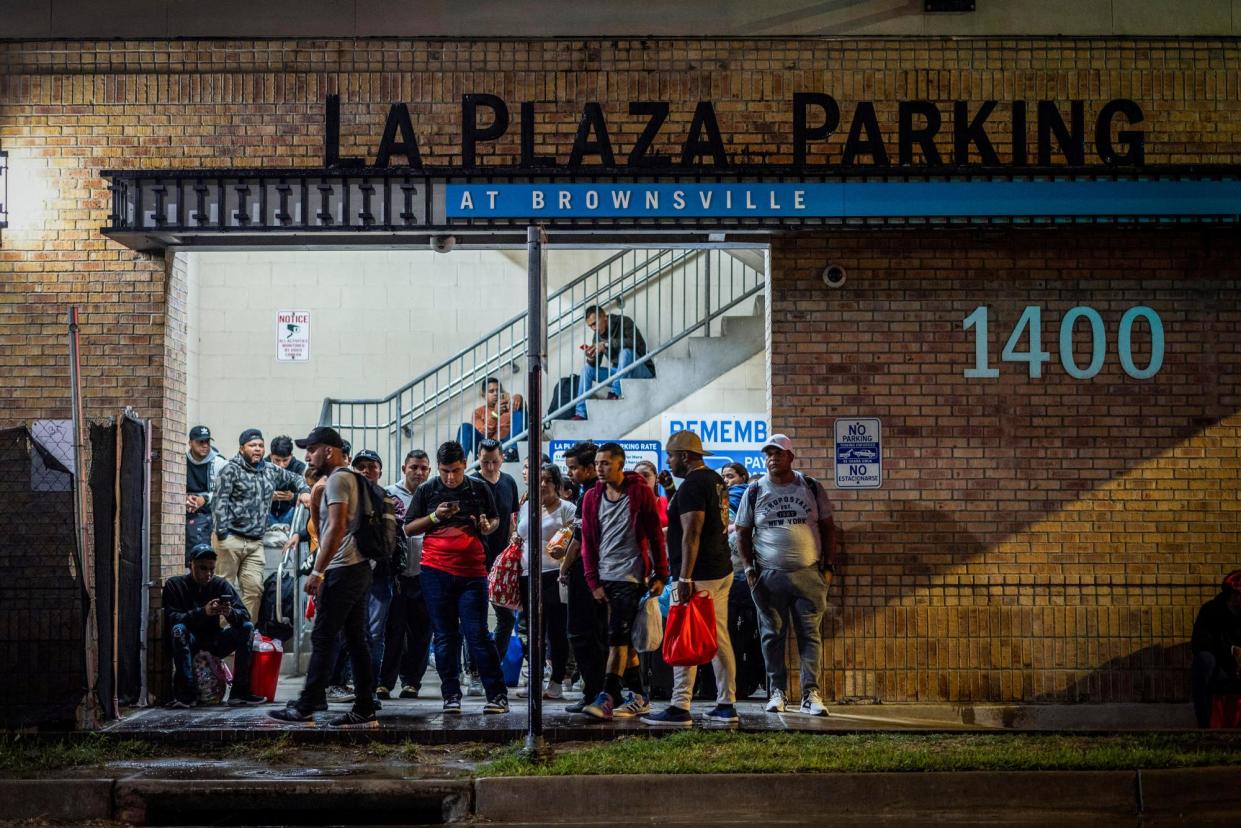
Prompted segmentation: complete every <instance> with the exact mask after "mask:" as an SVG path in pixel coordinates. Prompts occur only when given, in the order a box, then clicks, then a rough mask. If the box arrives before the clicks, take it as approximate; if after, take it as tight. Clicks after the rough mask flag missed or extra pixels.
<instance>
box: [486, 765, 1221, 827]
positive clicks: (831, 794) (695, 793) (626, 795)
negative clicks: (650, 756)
mask: <svg viewBox="0 0 1241 828" xmlns="http://www.w3.org/2000/svg"><path fill="white" fill-rule="evenodd" d="M1233 778H1234V779H1235V780H1237V781H1241V773H1238V774H1236V775H1234V776H1233ZM600 790H606V791H607V792H608V796H607V797H603V798H601V797H599V796H598V792H599V791H600ZM656 790H662V791H676V792H677V795H676V796H675V797H663V798H660V799H659V800H658V801H657V802H656V803H652V801H651V796H650V794H651V791H656ZM1136 790H1137V784H1136V774H1135V773H1134V772H1133V771H1003V772H992V771H966V772H961V773H830V774H796V775H795V774H776V775H768V774H728V775H723V774H721V775H715V774H711V775H697V774H695V775H664V774H651V775H646V774H642V775H633V776H574V777H564V776H558V777H557V776H543V777H505V778H493V779H478V780H476V781H475V783H474V805H475V810H474V816H475V818H477V819H480V820H486V821H492V822H532V821H533V822H609V821H617V822H623V821H632V820H644V819H650V818H656V817H657V818H659V819H660V820H667V821H690V820H711V819H716V818H724V817H726V818H727V819H729V820H730V821H746V820H753V821H754V822H755V823H756V824H763V823H765V822H766V821H768V820H770V819H771V818H772V817H773V812H772V806H773V803H781V802H783V803H796V804H797V812H795V813H790V812H781V814H780V815H781V816H798V815H804V816H812V815H814V814H833V815H835V816H842V815H851V816H868V817H898V816H909V817H915V816H916V817H919V818H922V817H925V816H926V815H928V814H936V815H940V816H946V815H965V814H974V815H977V814H979V813H987V814H1008V815H1016V814H1026V815H1035V816H1038V817H1048V818H1050V817H1053V816H1057V815H1064V814H1074V815H1081V814H1091V815H1096V816H1100V817H1116V816H1130V815H1136V814H1137V813H1138V806H1137V796H1136Z"/></svg>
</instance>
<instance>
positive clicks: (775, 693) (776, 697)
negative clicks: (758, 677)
mask: <svg viewBox="0 0 1241 828" xmlns="http://www.w3.org/2000/svg"><path fill="white" fill-rule="evenodd" d="M784 704H785V701H784V691H783V690H772V691H771V698H769V699H767V712H768V713H783V712H784Z"/></svg>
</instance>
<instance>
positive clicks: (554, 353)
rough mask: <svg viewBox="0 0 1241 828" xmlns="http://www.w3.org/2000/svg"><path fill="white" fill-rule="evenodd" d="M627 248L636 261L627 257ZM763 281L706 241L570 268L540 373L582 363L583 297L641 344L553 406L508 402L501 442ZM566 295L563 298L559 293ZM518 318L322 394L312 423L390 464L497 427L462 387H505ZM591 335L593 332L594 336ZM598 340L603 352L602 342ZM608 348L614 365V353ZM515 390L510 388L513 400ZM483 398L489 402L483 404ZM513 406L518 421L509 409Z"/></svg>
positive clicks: (623, 336)
mask: <svg viewBox="0 0 1241 828" xmlns="http://www.w3.org/2000/svg"><path fill="white" fill-rule="evenodd" d="M625 256H629V257H630V258H631V259H634V260H636V261H632V262H630V261H626V260H625V258H624V257H625ZM618 264H619V265H620V267H618V266H617V265H618ZM592 277H594V278H598V279H599V280H600V282H601V283H600V284H595V285H593V286H590V285H587V286H586V287H585V288H584V287H583V285H584V283H586V282H587V281H588V279H590V278H592ZM763 285H764V278H763V274H762V273H761V272H760V271H758V270H755V269H754V268H752V267H749V266H747V265H745V264H744V263H743V262H739V261H737V260H736V259H733V258H731V257H729V256H727V254H726V253H724V251H721V250H708V249H669V250H661V251H658V252H656V253H654V254H653V255H648V256H645V257H642V254H641V251H633V250H630V251H624V252H622V253H620V254H617V255H615V256H611V257H609V258H608V259H607V260H606V261H605V262H604V263H602V264H601V265H597V266H595V267H593V268H591V269H590V270H589V271H587V272H586V273H585V274H582V275H581V276H579V277H576V278H574V279H573V281H572V282H570V283H569V285H566V286H565V288H562V289H560V290H558V291H557V292H556V293H555V294H553V296H552V297H551V298H550V299H549V303H548V304H549V316H551V319H550V320H549V323H550V324H549V330H548V339H549V346H548V357H547V358H548V367H549V370H548V374H547V376H549V377H552V378H554V377H556V376H560V377H561V378H562V379H563V378H565V377H568V376H574V375H575V374H576V373H578V372H580V371H581V368H580V367H579V366H580V365H581V363H580V362H579V359H580V357H579V356H578V353H579V352H578V350H577V348H578V343H577V339H578V337H577V336H575V332H576V331H577V328H578V326H580V325H582V319H583V316H582V310H583V309H584V308H585V307H587V306H590V305H599V306H603V307H606V308H609V310H608V313H609V314H612V313H619V314H621V315H622V316H624V317H626V318H627V319H629V320H632V322H633V325H634V332H635V337H636V334H637V333H641V334H642V335H643V336H644V340H645V343H646V346H645V351H644V354H643V356H642V357H640V358H638V359H637V360H636V361H635V362H634V363H631V364H629V365H628V366H626V368H624V369H622V370H620V371H618V372H617V373H616V374H612V375H609V376H607V377H606V378H598V375H596V380H595V382H593V383H592V385H591V387H590V388H583V387H582V381H581V379H578V380H577V381H576V382H575V384H574V385H573V386H572V387H571V389H568V390H570V391H571V392H572V393H571V394H568V395H566V396H571V399H565V398H564V397H561V398H560V399H558V401H557V407H556V409H555V410H554V411H550V412H548V413H546V414H544V413H543V412H538V411H532V410H531V409H530V407H529V406H523V407H522V408H521V409H520V411H521V412H522V413H521V414H520V415H519V414H517V409H514V414H513V417H514V419H513V422H512V426H514V428H511V429H509V432H508V433H507V434H505V437H504V445H505V446H506V447H507V446H512V445H515V444H516V443H518V442H520V441H522V440H523V439H524V438H525V437H526V434H527V432H526V429H525V428H524V427H523V425H522V424H523V422H529V420H528V418H529V417H530V416H541V418H542V419H543V420H550V419H552V418H554V417H557V416H560V415H562V414H563V413H565V412H567V411H569V410H570V409H571V408H572V407H573V406H576V405H578V404H579V403H581V402H582V401H584V400H587V399H588V398H589V397H591V396H593V395H594V394H595V393H596V392H598V391H599V390H601V389H603V388H604V387H605V386H608V385H611V384H612V383H614V382H617V381H618V380H620V379H623V378H625V377H627V376H632V375H633V374H634V372H635V371H639V370H640V367H641V366H646V365H650V364H651V362H652V361H653V360H654V358H655V357H657V356H658V355H659V354H662V353H665V352H666V351H667V350H668V349H669V348H670V347H672V346H673V345H675V344H676V343H678V342H681V341H682V340H684V339H686V338H688V337H690V336H692V335H694V334H696V333H700V332H703V331H705V332H706V333H707V334H708V335H710V333H711V332H712V327H713V323H714V322H715V321H716V320H718V319H719V318H720V317H722V316H723V315H725V314H726V313H727V312H728V311H730V310H732V309H733V308H735V307H736V306H737V305H739V304H741V303H742V302H744V301H746V300H748V299H751V298H753V297H754V296H756V295H757V294H758V293H759V292H760V291H761V290H762V288H763ZM566 295H567V296H568V301H565V297H566ZM525 324H526V315H525V314H524V313H523V314H519V315H517V316H515V317H513V318H512V319H510V320H509V321H508V322H506V323H505V324H503V325H501V326H500V327H499V328H496V329H495V330H493V331H491V332H489V333H488V334H487V336H485V337H483V338H482V339H480V340H478V341H476V342H475V343H474V344H472V345H471V346H469V347H467V348H465V349H462V350H461V351H459V352H458V353H456V354H455V355H454V356H453V357H451V358H450V359H448V360H446V361H444V362H442V363H441V364H439V365H437V366H435V367H434V368H432V369H431V370H429V371H426V372H425V373H423V374H422V375H421V376H420V377H418V378H417V380H415V381H413V382H410V383H407V384H406V385H404V386H402V388H401V389H398V390H397V391H395V392H393V393H392V394H389V395H387V396H386V397H382V398H374V399H331V398H328V399H325V400H324V405H323V409H322V412H321V417H320V423H321V424H323V425H334V426H336V427H337V428H338V429H340V430H341V431H342V434H343V435H344V436H345V438H346V439H349V440H352V441H353V442H354V445H355V446H357V447H358V448H362V447H363V446H364V445H365V447H367V448H374V449H377V450H379V451H380V452H381V454H383V455H384V456H385V458H386V460H387V462H388V464H397V465H399V461H400V460H401V457H402V452H403V451H404V450H405V449H407V448H411V447H423V448H429V447H432V446H434V445H438V444H439V443H441V442H442V441H443V440H444V439H448V438H451V436H452V434H453V432H454V431H455V432H456V433H457V434H458V435H459V436H458V439H461V440H462V441H467V436H468V435H466V434H465V433H464V432H468V433H469V434H473V435H474V436H473V437H472V438H469V439H471V440H475V441H476V440H477V439H479V438H480V436H481V434H480V432H479V431H478V429H485V431H486V433H492V434H493V433H495V431H499V429H495V431H493V428H492V427H491V426H487V425H484V424H482V423H479V422H477V420H476V417H477V410H478V409H479V408H481V409H482V411H483V414H482V417H483V418H484V420H486V421H487V422H492V419H491V418H496V417H502V416H503V411H502V410H501V409H500V408H499V404H498V403H488V402H486V401H485V400H481V399H480V400H479V401H478V402H481V405H479V404H478V402H475V401H473V400H471V399H470V398H468V396H467V395H468V394H469V392H470V389H472V388H477V387H479V386H480V385H481V380H482V379H483V378H490V377H495V378H497V379H498V380H500V381H501V390H504V384H505V383H504V381H503V376H504V372H503V369H504V366H506V365H513V366H517V365H518V364H519V363H520V362H522V361H523V360H524V358H525V357H524V353H523V345H524V341H525ZM623 324H624V325H625V326H626V327H624V328H622V332H621V333H620V334H615V333H614V334H612V336H618V337H619V338H620V340H621V342H620V344H619V347H621V348H625V349H630V348H632V349H633V350H634V351H636V350H637V349H638V348H637V342H636V338H635V339H634V340H633V341H632V343H631V342H629V341H626V340H627V338H628V337H629V336H630V333H628V328H627V326H628V324H629V323H628V322H626V323H623ZM586 333H587V334H588V335H589V332H586ZM612 336H610V337H609V339H611V338H612ZM506 337H507V341H506V339H505V338H506ZM553 340H554V342H555V344H553ZM599 344H600V342H599V341H596V345H599ZM604 349H605V352H606V351H607V350H608V349H607V346H604ZM609 356H610V357H611V360H610V361H612V365H613V367H614V364H615V363H614V360H615V359H616V355H615V354H614V353H612V354H609ZM588 364H589V363H588ZM514 373H516V371H514ZM643 373H644V374H645V372H643ZM523 380H524V378H523ZM523 385H524V383H523V381H522V380H518V381H517V382H516V383H515V387H514V388H513V389H512V393H513V394H518V393H524V390H525V389H524V387H523ZM480 391H481V389H480ZM506 394H507V392H506ZM515 399H516V398H515V397H513V398H510V400H511V401H515ZM489 405H495V406H496V408H494V409H489V408H488V406H489ZM519 416H520V417H522V418H523V420H522V421H519V420H518V419H517V418H518V417H519ZM471 423H473V424H474V427H473V428H472V427H471ZM467 442H468V441H467ZM372 443H374V445H371V444H372Z"/></svg>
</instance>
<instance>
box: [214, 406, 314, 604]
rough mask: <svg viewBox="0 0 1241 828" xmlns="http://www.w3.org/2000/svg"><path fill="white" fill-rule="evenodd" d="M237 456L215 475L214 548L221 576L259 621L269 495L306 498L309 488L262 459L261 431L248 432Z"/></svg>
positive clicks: (242, 440)
mask: <svg viewBox="0 0 1241 828" xmlns="http://www.w3.org/2000/svg"><path fill="white" fill-rule="evenodd" d="M238 445H239V446H240V448H239V449H238V451H237V455H236V456H235V457H234V458H233V459H232V460H230V461H228V463H227V464H225V466H224V468H223V469H221V470H220V473H219V474H218V475H217V476H216V481H215V494H214V496H213V497H212V500H211V519H212V523H213V524H214V525H215V535H214V545H215V551H216V554H217V555H219V558H220V577H221V578H224V579H225V580H228V581H231V582H232V583H233V585H234V586H235V587H237V589H238V590H239V591H240V592H241V600H242V602H243V603H244V604H245V605H246V611H247V612H249V613H250V617H251V618H257V617H258V612H259V604H260V602H261V601H262V600H263V532H264V531H265V530H266V529H267V515H268V513H269V511H270V509H271V500H272V494H273V493H274V492H276V491H277V490H282V491H288V492H294V493H296V494H298V495H302V494H305V499H304V500H303V501H302V502H303V503H304V504H306V505H309V503H310V494H309V492H310V487H309V486H307V485H306V481H305V479H304V478H302V477H301V476H300V475H297V474H294V473H293V472H291V471H288V470H287V469H282V468H280V467H279V466H277V465H274V464H272V463H268V462H267V461H266V460H264V459H263V448H264V443H263V432H261V431H259V430H258V429H257V428H247V429H246V430H245V431H243V432H241V437H240V438H239V440H238Z"/></svg>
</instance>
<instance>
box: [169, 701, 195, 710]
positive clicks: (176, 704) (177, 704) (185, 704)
mask: <svg viewBox="0 0 1241 828" xmlns="http://www.w3.org/2000/svg"><path fill="white" fill-rule="evenodd" d="M197 705H198V700H197V699H173V700H172V701H170V702H168V704H166V705H164V708H165V709H166V710H189V709H190V708H192V707H196V706H197Z"/></svg>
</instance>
